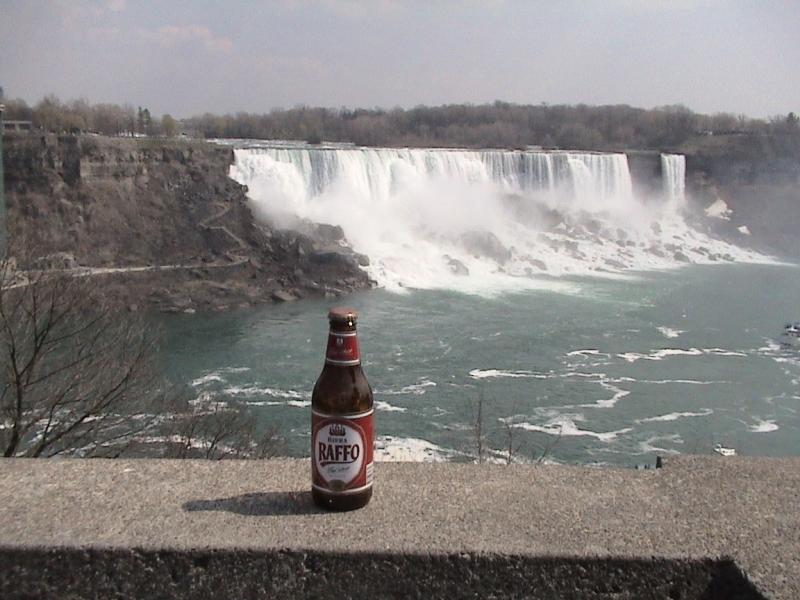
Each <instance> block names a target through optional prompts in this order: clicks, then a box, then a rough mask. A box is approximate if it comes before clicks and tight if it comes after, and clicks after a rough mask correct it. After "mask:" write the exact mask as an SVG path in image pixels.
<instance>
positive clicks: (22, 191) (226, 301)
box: [3, 135, 370, 311]
mask: <svg viewBox="0 0 800 600" xmlns="http://www.w3.org/2000/svg"><path fill="white" fill-rule="evenodd" d="M232 159H233V154H232V151H231V150H230V149H229V148H224V147H220V146H216V145H213V144H208V143H203V142H198V141H188V140H174V141H173V140H156V139H152V140H148V139H129V138H104V137H93V136H81V137H55V136H41V135H18V136H6V137H5V138H4V155H3V162H4V167H5V179H6V182H5V185H6V204H7V213H8V217H7V218H8V230H9V255H10V256H12V257H15V258H16V259H17V261H18V264H19V267H20V268H22V269H25V268H34V267H42V266H46V267H51V268H66V269H74V270H76V272H87V269H91V271H90V272H91V273H92V274H94V275H95V276H96V277H98V278H101V279H102V280H103V282H104V284H106V285H105V286H104V287H106V288H107V290H108V293H109V295H110V296H111V297H113V298H116V299H118V300H120V301H122V302H124V303H125V304H126V305H127V306H128V307H129V308H132V309H135V308H139V307H154V308H158V309H161V310H169V311H177V310H186V311H191V310H197V309H200V310H203V309H223V308H228V307H233V306H241V305H249V304H255V303H261V302H265V301H288V300H292V299H295V298H300V297H305V296H322V295H328V296H337V295H341V294H343V293H347V292H349V291H352V290H354V289H359V288H365V287H369V286H370V281H369V278H368V277H367V275H366V273H365V272H364V271H362V270H361V269H360V267H359V262H361V264H364V261H365V260H366V259H365V257H361V256H358V255H356V254H354V253H352V252H351V251H350V250H349V249H348V247H347V244H346V241H345V240H344V239H343V234H342V232H341V230H340V229H339V228H337V227H331V226H326V225H316V224H307V226H306V227H305V232H304V233H303V234H301V233H298V232H290V231H281V230H277V229H274V228H272V227H270V226H268V225H265V224H261V223H258V222H256V220H255V219H254V218H253V215H252V214H251V212H250V209H249V207H248V203H247V197H246V189H245V188H244V187H243V186H241V185H239V184H237V183H236V182H234V181H232V180H231V179H229V178H228V176H227V173H228V168H229V166H230V164H231V161H232Z"/></svg>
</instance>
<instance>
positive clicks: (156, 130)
mask: <svg viewBox="0 0 800 600" xmlns="http://www.w3.org/2000/svg"><path fill="white" fill-rule="evenodd" d="M0 102H4V103H5V113H4V115H3V118H4V119H6V120H12V119H13V120H19V121H31V122H32V123H33V126H34V127H36V128H38V129H42V130H44V131H48V132H52V133H84V132H92V133H102V134H105V135H136V134H140V135H153V136H160V135H163V136H167V137H172V136H174V135H175V134H176V133H178V121H177V120H175V119H174V118H172V116H170V115H169V114H165V115H163V116H162V117H161V118H158V117H154V116H152V115H151V113H150V110H149V109H148V108H146V107H145V108H142V107H141V106H139V107H136V108H134V107H133V106H131V105H129V104H123V105H119V104H108V103H101V104H91V103H89V101H88V100H85V99H78V100H71V101H69V102H62V101H61V100H60V99H59V98H58V97H57V96H55V95H53V94H50V95H48V96H45V97H44V98H42V100H40V101H39V102H37V103H36V104H35V105H33V106H29V105H28V104H27V102H25V101H24V100H20V99H11V100H2V98H0Z"/></svg>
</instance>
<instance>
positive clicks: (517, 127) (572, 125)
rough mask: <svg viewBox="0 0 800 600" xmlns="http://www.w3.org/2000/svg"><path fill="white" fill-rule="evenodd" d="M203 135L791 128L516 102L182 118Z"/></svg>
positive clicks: (652, 140)
mask: <svg viewBox="0 0 800 600" xmlns="http://www.w3.org/2000/svg"><path fill="white" fill-rule="evenodd" d="M185 125H186V126H187V127H188V128H189V129H190V130H192V131H195V132H197V134H199V135H201V136H203V137H209V138H221V137H234V138H254V139H298V140H305V141H307V142H310V143H318V142H320V141H322V140H325V141H331V142H352V143H354V144H357V145H364V146H412V147H414V146H416V147H420V146H441V147H468V148H476V147H492V148H524V147H526V146H530V145H537V146H542V147H543V148H563V149H586V150H622V149H627V148H640V149H647V148H652V149H668V148H678V147H680V146H681V145H682V144H684V143H685V142H687V141H688V140H689V139H691V138H693V137H695V136H697V135H713V134H716V135H719V134H725V135H759V134H768V135H769V134H781V133H790V132H795V133H796V132H798V131H800V128H799V127H798V126H797V117H796V116H795V115H794V114H793V113H791V114H790V115H789V116H788V117H775V118H772V119H768V120H760V119H750V118H748V117H746V116H742V115H733V114H729V113H720V114H716V115H703V114H699V113H695V112H693V111H691V110H689V109H688V108H686V107H685V106H680V105H677V106H666V107H662V108H656V109H650V110H647V109H642V108H634V107H631V106H627V105H613V106H587V105H584V104H578V105H547V104H538V105H519V104H510V103H507V102H495V103H493V104H484V105H472V104H453V105H445V106H437V107H416V108H412V109H408V110H404V109H402V108H394V109H391V110H383V109H379V108H376V109H355V110H350V109H346V108H340V109H329V108H311V107H297V108H292V109H289V110H273V111H271V112H269V113H265V114H253V113H236V114H228V115H214V114H210V113H207V114H204V115H200V116H196V117H192V118H190V119H187V120H186V121H185Z"/></svg>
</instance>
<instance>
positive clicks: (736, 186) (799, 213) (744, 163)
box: [679, 133, 800, 260]
mask: <svg viewBox="0 0 800 600" xmlns="http://www.w3.org/2000/svg"><path fill="white" fill-rule="evenodd" d="M679 151H681V152H683V153H685V154H686V185H687V191H688V193H689V197H690V199H691V200H692V201H693V203H694V205H695V206H694V208H695V212H696V213H698V214H701V215H702V214H703V212H704V211H705V210H706V209H708V208H709V207H711V206H713V205H714V204H715V203H718V202H719V201H720V200H721V201H722V202H724V205H721V206H724V207H725V209H726V210H727V209H730V211H731V212H730V214H729V215H726V216H725V218H719V217H717V218H708V219H706V218H701V225H702V226H703V227H707V228H709V229H710V230H711V231H712V232H713V233H715V234H717V235H721V236H723V237H725V238H727V239H729V240H730V241H732V242H734V243H737V244H745V245H749V246H753V247H755V248H757V249H759V250H762V251H765V252H768V253H771V254H778V255H780V256H784V257H788V258H789V259H793V260H796V259H798V258H800V235H798V232H799V231H800V133H795V134H794V135H788V134H787V135H775V136H755V135H754V136H744V135H742V136H714V137H709V138H706V139H705V140H703V141H702V143H701V142H695V145H694V146H692V147H687V148H681V149H679ZM743 226H744V227H747V231H749V232H750V233H751V234H752V236H748V237H747V239H743V235H742V232H741V230H740V228H741V227H743Z"/></svg>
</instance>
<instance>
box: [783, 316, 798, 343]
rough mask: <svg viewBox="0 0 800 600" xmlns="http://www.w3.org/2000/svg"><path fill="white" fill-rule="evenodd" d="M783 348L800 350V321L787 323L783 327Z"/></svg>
mask: <svg viewBox="0 0 800 600" xmlns="http://www.w3.org/2000/svg"><path fill="white" fill-rule="evenodd" d="M781 346H784V347H786V348H800V321H795V322H794V323H787V324H786V325H785V326H784V327H783V333H781Z"/></svg>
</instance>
